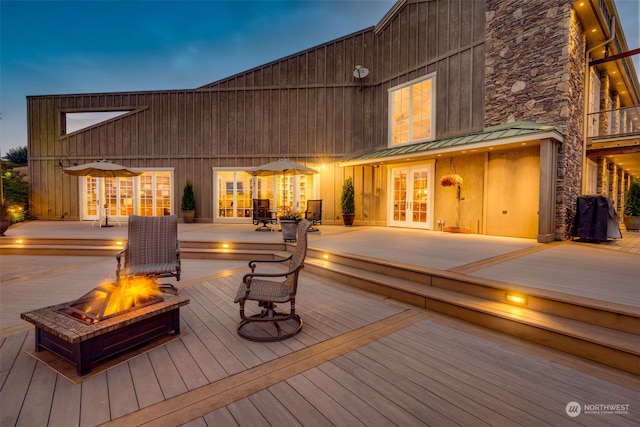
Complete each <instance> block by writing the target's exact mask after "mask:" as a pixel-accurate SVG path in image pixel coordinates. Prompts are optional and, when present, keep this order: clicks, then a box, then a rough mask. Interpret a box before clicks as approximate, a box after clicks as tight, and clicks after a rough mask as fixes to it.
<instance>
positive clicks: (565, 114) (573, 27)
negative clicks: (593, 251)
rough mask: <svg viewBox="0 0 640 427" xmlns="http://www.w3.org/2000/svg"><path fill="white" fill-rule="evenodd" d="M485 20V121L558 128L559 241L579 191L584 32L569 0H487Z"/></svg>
mask: <svg viewBox="0 0 640 427" xmlns="http://www.w3.org/2000/svg"><path fill="white" fill-rule="evenodd" d="M486 18H487V19H486V28H485V30H486V45H485V47H486V48H485V126H493V125H497V124H502V123H508V122H513V121H520V120H523V121H531V122H535V123H539V124H549V125H554V126H559V127H560V128H561V129H563V131H564V133H565V138H564V143H563V144H562V145H561V147H560V151H559V155H558V171H557V177H558V181H557V189H556V190H557V199H556V239H565V238H567V237H568V236H569V233H570V231H571V224H572V221H573V216H574V214H575V205H576V201H577V196H578V195H580V191H581V169H582V139H583V138H582V136H583V135H582V133H583V127H582V123H583V110H584V106H583V103H584V93H583V88H584V77H583V74H584V56H585V38H584V33H583V31H582V29H581V27H580V24H579V21H578V19H577V17H576V15H575V12H574V11H573V9H572V8H571V1H569V0H530V1H526V2H523V1H518V0H488V1H487V12H486Z"/></svg>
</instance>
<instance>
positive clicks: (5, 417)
mask: <svg viewBox="0 0 640 427" xmlns="http://www.w3.org/2000/svg"><path fill="white" fill-rule="evenodd" d="M20 335H22V338H21V339H20V340H18V341H22V347H21V350H20V352H19V353H18V354H17V357H16V359H15V362H14V363H13V364H12V366H11V370H10V371H9V372H8V374H7V376H6V379H5V381H4V383H3V384H2V389H1V390H0V408H1V409H2V410H1V411H0V425H1V426H5V425H7V426H12V425H15V424H16V423H17V421H18V417H19V416H20V410H21V409H22V404H23V402H24V399H25V397H26V395H27V392H28V390H29V387H30V383H31V377H32V376H33V373H34V371H35V369H36V363H37V362H36V361H35V359H33V358H31V357H25V355H24V353H23V352H24V351H26V350H27V349H29V350H30V349H32V348H33V339H34V333H33V331H30V332H29V333H23V334H20Z"/></svg>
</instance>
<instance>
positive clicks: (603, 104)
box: [598, 71, 611, 136]
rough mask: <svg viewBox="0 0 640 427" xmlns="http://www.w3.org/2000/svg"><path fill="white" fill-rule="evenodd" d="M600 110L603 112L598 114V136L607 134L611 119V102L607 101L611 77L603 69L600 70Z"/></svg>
mask: <svg viewBox="0 0 640 427" xmlns="http://www.w3.org/2000/svg"><path fill="white" fill-rule="evenodd" d="M599 78H600V111H604V113H600V114H598V115H599V116H600V120H599V124H598V125H599V128H600V129H598V136H606V135H609V129H610V128H609V122H610V121H611V113H610V112H609V111H608V110H611V104H610V102H609V87H610V86H611V79H609V76H608V75H607V73H605V72H604V71H602V72H600V75H599Z"/></svg>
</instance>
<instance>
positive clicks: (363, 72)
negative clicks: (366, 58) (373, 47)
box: [353, 65, 369, 79]
mask: <svg viewBox="0 0 640 427" xmlns="http://www.w3.org/2000/svg"><path fill="white" fill-rule="evenodd" d="M368 75H369V69H368V68H365V67H363V66H362V65H356V69H355V70H354V71H353V77H355V78H356V79H364V78H365V77H367V76H368Z"/></svg>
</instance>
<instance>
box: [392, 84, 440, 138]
mask: <svg viewBox="0 0 640 427" xmlns="http://www.w3.org/2000/svg"><path fill="white" fill-rule="evenodd" d="M427 80H430V81H431V99H430V100H429V108H430V110H431V113H430V115H429V118H430V120H429V136H428V137H426V138H416V139H414V138H413V132H414V129H413V128H412V122H413V120H412V119H413V115H412V112H411V111H409V117H408V119H407V120H408V123H409V138H408V140H407V141H402V142H395V143H394V142H393V136H394V123H393V117H394V114H393V113H394V110H393V96H394V94H396V93H397V92H398V91H400V90H403V89H405V88H409V95H410V99H409V105H410V104H411V102H412V99H413V92H412V90H411V88H412V87H413V86H415V85H417V84H421V83H424V82H425V81H427ZM387 96H388V101H387V102H388V107H389V114H388V126H389V131H388V146H389V148H393V147H399V146H403V145H408V144H415V143H417V142H423V141H432V140H434V139H435V135H434V133H435V118H436V102H435V100H436V73H429V74H427V75H424V76H422V77H418V78H416V79H413V80H410V81H408V82H405V83H403V84H400V85H397V86H393V87H391V88H389V89H388V91H387Z"/></svg>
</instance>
